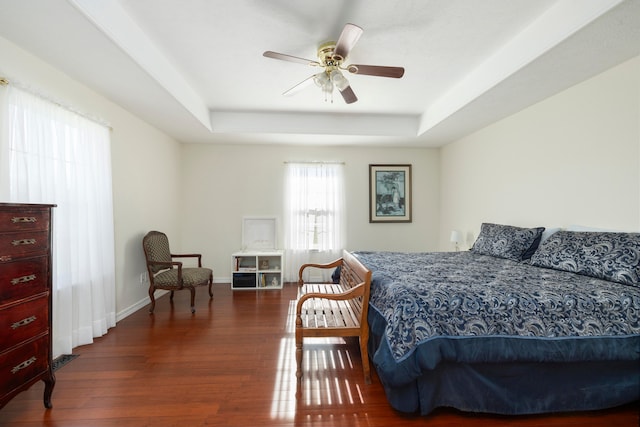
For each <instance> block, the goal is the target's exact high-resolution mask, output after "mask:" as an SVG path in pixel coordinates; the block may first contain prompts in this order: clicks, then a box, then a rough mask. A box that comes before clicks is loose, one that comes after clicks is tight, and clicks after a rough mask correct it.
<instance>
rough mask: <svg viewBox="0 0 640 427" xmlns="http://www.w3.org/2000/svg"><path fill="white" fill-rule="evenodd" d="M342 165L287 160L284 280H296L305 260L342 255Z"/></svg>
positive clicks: (330, 259)
mask: <svg viewBox="0 0 640 427" xmlns="http://www.w3.org/2000/svg"><path fill="white" fill-rule="evenodd" d="M343 169H344V166H343V165H342V164H333V163H288V164H287V172H286V179H285V198H284V199H285V204H286V206H285V261H286V263H285V264H286V270H285V279H284V280H286V281H297V279H298V269H299V268H300V265H301V264H304V263H305V262H329V261H333V260H334V259H337V258H339V257H340V256H341V252H342V249H343V248H344V246H345V211H344V205H345V196H344V178H343V174H344V173H343ZM329 274H330V272H329ZM322 279H325V280H326V279H327V278H326V277H323V278H322Z"/></svg>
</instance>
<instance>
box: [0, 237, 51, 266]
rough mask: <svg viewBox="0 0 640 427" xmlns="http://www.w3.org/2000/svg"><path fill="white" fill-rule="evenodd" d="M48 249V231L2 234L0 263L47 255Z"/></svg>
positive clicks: (0, 238)
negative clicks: (30, 256) (35, 255)
mask: <svg viewBox="0 0 640 427" xmlns="http://www.w3.org/2000/svg"><path fill="white" fill-rule="evenodd" d="M48 249H49V232H48V231H22V232H19V233H7V234H0V262H3V261H11V260H12V259H16V258H19V257H22V256H27V255H31V254H41V253H46V252H47V251H48Z"/></svg>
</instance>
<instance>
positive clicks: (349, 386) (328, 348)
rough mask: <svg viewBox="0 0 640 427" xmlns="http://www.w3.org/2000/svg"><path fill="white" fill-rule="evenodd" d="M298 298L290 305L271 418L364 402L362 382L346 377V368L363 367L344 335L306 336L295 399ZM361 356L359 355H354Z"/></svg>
mask: <svg viewBox="0 0 640 427" xmlns="http://www.w3.org/2000/svg"><path fill="white" fill-rule="evenodd" d="M294 318H295V301H291V302H290V304H289V312H288V315H287V324H286V326H285V336H284V337H282V339H281V342H280V348H279V354H278V359H277V360H278V366H277V370H276V372H277V374H276V379H275V384H274V389H273V399H272V404H271V418H272V419H282V420H287V419H293V418H294V417H296V416H300V415H302V414H301V413H300V411H301V410H305V411H307V410H317V409H321V408H322V407H323V406H326V405H334V404H338V405H356V404H363V403H364V398H363V396H362V390H361V388H360V387H361V385H360V384H357V383H354V382H353V381H352V380H351V381H350V380H349V379H347V378H345V377H346V375H344V372H345V371H348V370H353V369H360V367H355V366H354V363H353V358H352V354H351V351H350V348H351V347H349V346H348V345H347V343H346V342H345V340H344V339H342V338H306V339H305V341H304V347H303V356H302V357H303V362H302V363H303V378H302V384H301V395H300V397H299V398H296V391H297V381H296V374H295V373H296V361H295V350H296V349H295V347H296V346H295V337H294V334H295V319H294ZM355 357H359V355H355Z"/></svg>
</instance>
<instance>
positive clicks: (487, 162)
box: [439, 57, 640, 250]
mask: <svg viewBox="0 0 640 427" xmlns="http://www.w3.org/2000/svg"><path fill="white" fill-rule="evenodd" d="M441 171H442V175H441V184H442V188H441V201H440V206H441V212H440V217H441V219H442V220H441V228H440V234H439V237H440V244H439V247H440V248H441V249H443V250H450V249H451V244H450V243H449V234H450V232H451V230H454V229H457V230H459V231H460V232H462V233H463V234H464V235H465V237H466V241H465V242H464V243H463V245H462V247H463V248H468V247H470V246H471V245H472V244H473V241H474V239H475V238H476V237H477V235H478V232H479V230H480V225H481V223H482V222H496V223H505V224H513V225H519V226H537V225H542V226H546V227H566V226H568V225H572V224H579V225H584V226H590V227H598V228H606V229H615V230H626V231H636V232H637V231H640V57H636V58H634V59H632V60H630V61H627V62H626V63H623V64H621V65H619V66H617V67H615V68H612V69H610V70H608V71H606V72H604V73H602V74H600V75H598V76H595V77H593V78H591V79H589V80H587V81H585V82H582V83H580V84H578V85H576V86H574V87H571V88H569V89H567V90H565V91H563V92H561V93H559V94H557V95H555V96H553V97H551V98H548V99H546V100H544V101H542V102H540V103H538V104H536V105H533V106H531V107H529V108H527V109H525V110H523V111H521V112H519V113H517V114H514V115H513V116H511V117H508V118H506V119H504V120H501V121H499V122H496V123H494V124H492V125H490V126H488V127H486V128H484V129H482V130H480V131H478V132H475V133H474V134H472V135H469V136H467V137H465V138H462V139H460V140H459V141H456V142H454V143H451V144H449V145H447V146H445V147H443V148H442V157H441Z"/></svg>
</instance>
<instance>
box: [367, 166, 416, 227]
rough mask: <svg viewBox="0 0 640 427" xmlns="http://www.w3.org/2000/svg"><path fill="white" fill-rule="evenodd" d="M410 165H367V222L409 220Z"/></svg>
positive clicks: (410, 197)
mask: <svg viewBox="0 0 640 427" xmlns="http://www.w3.org/2000/svg"><path fill="white" fill-rule="evenodd" d="M411 199H412V196H411V165H410V164H409V165H378V164H370V165H369V222H371V223H376V222H378V223H393V222H411V214H412V212H411V201H412V200H411Z"/></svg>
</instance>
